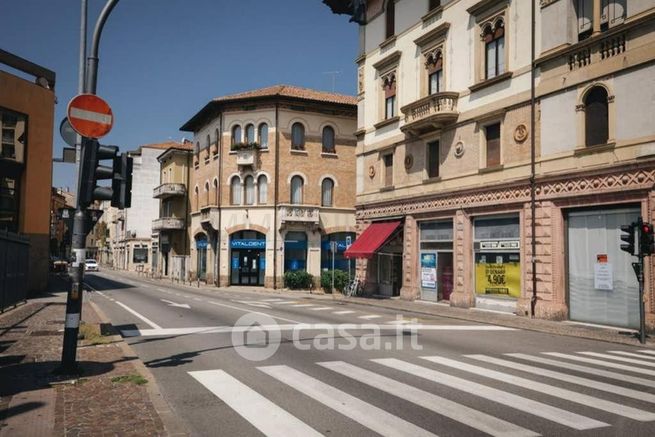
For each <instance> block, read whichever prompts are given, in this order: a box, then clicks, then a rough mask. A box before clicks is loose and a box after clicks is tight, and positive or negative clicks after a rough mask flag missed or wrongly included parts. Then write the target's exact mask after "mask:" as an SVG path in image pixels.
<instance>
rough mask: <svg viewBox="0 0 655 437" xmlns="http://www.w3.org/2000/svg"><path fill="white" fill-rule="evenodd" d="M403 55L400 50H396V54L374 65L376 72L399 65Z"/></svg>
mask: <svg viewBox="0 0 655 437" xmlns="http://www.w3.org/2000/svg"><path fill="white" fill-rule="evenodd" d="M401 55H402V52H400V51H399V50H396V51H395V52H393V53H391V54H390V55H387V56H385V57H384V58H382V59H380V60H379V61H378V62H376V63H375V64H373V68H375V69H376V70H378V71H380V70H384V69H386V68H387V67H390V66H392V65H395V64H398V61H400V56H401Z"/></svg>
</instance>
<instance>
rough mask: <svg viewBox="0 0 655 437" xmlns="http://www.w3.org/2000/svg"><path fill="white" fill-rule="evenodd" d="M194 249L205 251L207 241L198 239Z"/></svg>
mask: <svg viewBox="0 0 655 437" xmlns="http://www.w3.org/2000/svg"><path fill="white" fill-rule="evenodd" d="M196 249H207V239H205V238H199V239H197V240H196Z"/></svg>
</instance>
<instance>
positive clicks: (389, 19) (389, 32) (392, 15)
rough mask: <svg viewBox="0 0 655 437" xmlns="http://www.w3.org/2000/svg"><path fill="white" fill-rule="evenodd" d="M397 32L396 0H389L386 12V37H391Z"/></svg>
mask: <svg viewBox="0 0 655 437" xmlns="http://www.w3.org/2000/svg"><path fill="white" fill-rule="evenodd" d="M395 33H396V1H395V0H387V10H386V13H385V37H386V38H391V37H392V36H394V34H395Z"/></svg>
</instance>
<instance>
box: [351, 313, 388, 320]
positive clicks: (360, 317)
mask: <svg viewBox="0 0 655 437" xmlns="http://www.w3.org/2000/svg"><path fill="white" fill-rule="evenodd" d="M380 317H382V316H378V315H377V314H369V315H367V316H359V317H357V318H358V319H365V320H371V319H379V318H380Z"/></svg>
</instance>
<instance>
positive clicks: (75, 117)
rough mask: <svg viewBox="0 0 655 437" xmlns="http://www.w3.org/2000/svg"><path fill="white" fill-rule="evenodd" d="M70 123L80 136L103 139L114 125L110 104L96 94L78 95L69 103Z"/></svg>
mask: <svg viewBox="0 0 655 437" xmlns="http://www.w3.org/2000/svg"><path fill="white" fill-rule="evenodd" d="M68 121H69V123H70V125H71V126H72V128H73V129H74V130H75V132H77V133H78V134H80V135H82V136H83V137H88V138H101V137H103V136H105V135H107V134H108V133H109V131H110V130H111V128H112V126H113V125H114V115H113V113H112V112H111V108H110V107H109V104H108V103H107V102H105V101H104V100H103V99H101V98H100V97H98V96H96V95H94V94H78V95H77V96H75V97H73V98H72V99H71V101H70V102H69V103H68Z"/></svg>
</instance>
